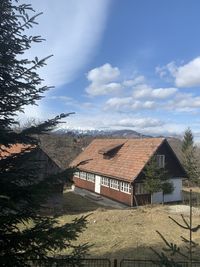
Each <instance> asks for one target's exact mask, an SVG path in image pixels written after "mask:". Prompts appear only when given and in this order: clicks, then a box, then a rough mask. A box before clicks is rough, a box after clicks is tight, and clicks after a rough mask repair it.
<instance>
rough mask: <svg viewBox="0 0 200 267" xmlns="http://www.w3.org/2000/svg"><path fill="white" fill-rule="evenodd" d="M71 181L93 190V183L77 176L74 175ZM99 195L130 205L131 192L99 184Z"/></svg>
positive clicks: (78, 185)
mask: <svg viewBox="0 0 200 267" xmlns="http://www.w3.org/2000/svg"><path fill="white" fill-rule="evenodd" d="M73 181H74V183H75V186H77V187H80V188H83V189H86V190H89V191H92V192H95V183H92V182H89V181H87V180H83V179H80V178H77V177H74V178H73ZM100 195H102V196H105V197H107V198H110V199H112V200H115V201H118V202H121V203H123V204H125V205H128V206H131V194H126V193H124V192H121V191H118V190H114V189H112V188H109V187H106V186H102V185H101V191H100Z"/></svg>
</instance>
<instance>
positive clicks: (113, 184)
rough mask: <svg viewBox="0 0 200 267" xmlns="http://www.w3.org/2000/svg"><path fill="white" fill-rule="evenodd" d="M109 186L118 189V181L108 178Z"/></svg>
mask: <svg viewBox="0 0 200 267" xmlns="http://www.w3.org/2000/svg"><path fill="white" fill-rule="evenodd" d="M110 188H113V189H115V190H119V181H117V180H114V179H110Z"/></svg>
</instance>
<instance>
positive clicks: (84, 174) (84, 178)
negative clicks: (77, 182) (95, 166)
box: [79, 172, 86, 180]
mask: <svg viewBox="0 0 200 267" xmlns="http://www.w3.org/2000/svg"><path fill="white" fill-rule="evenodd" d="M79 177H80V178H81V179H83V180H86V172H80V176H79Z"/></svg>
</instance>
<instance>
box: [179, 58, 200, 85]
mask: <svg viewBox="0 0 200 267" xmlns="http://www.w3.org/2000/svg"><path fill="white" fill-rule="evenodd" d="M175 83H176V85H177V86H178V87H192V86H199V85H200V57H197V58H195V59H193V60H192V61H190V62H189V63H187V64H185V65H183V66H180V67H179V68H178V69H177V72H176V74H175Z"/></svg>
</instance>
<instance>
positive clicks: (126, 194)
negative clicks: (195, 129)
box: [71, 138, 186, 206]
mask: <svg viewBox="0 0 200 267" xmlns="http://www.w3.org/2000/svg"><path fill="white" fill-rule="evenodd" d="M153 156H155V157H156V158H157V162H158V164H159V166H160V167H164V166H165V168H166V169H167V170H168V172H169V174H170V176H171V182H172V183H173V185H174V191H173V192H172V193H171V194H169V195H166V196H165V202H172V201H181V198H182V193H181V192H182V179H183V177H186V173H185V170H184V169H183V167H182V165H181V163H180V161H179V160H178V158H177V156H176V155H175V153H174V152H173V150H172V148H171V147H170V145H169V144H168V142H167V140H166V139H164V138H143V139H95V140H94V141H92V142H91V144H90V145H89V146H88V147H87V148H86V149H85V150H84V151H83V152H82V153H81V154H80V155H79V156H78V157H77V158H75V160H74V161H73V162H72V163H71V166H78V171H77V172H76V173H75V174H74V178H73V180H74V183H75V186H76V187H80V188H84V189H87V190H90V191H92V192H95V193H97V194H100V195H103V196H106V197H108V198H110V199H113V200H116V201H119V202H122V203H124V204H126V205H128V206H136V205H144V204H147V203H150V202H152V203H160V202H162V192H158V193H155V194H153V195H152V196H151V195H150V194H148V192H146V191H145V188H144V184H143V181H144V179H145V176H144V173H143V170H144V168H145V166H146V164H147V163H148V162H149V161H150V159H151V158H152V157H153Z"/></svg>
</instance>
